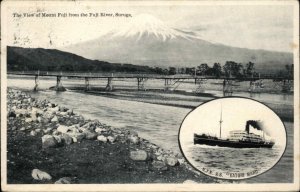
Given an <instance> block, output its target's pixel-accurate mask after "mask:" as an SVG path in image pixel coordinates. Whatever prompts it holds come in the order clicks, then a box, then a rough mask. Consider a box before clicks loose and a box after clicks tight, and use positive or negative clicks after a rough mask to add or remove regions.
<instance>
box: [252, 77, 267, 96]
mask: <svg viewBox="0 0 300 192" xmlns="http://www.w3.org/2000/svg"><path fill="white" fill-rule="evenodd" d="M262 88H264V83H263V80H262V79H260V80H258V81H257V80H251V81H250V84H249V91H250V92H251V93H252V92H260V90H261V89H262Z"/></svg>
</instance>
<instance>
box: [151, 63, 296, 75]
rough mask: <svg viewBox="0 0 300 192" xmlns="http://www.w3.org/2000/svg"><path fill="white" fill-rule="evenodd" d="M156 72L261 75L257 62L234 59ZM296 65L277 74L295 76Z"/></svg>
mask: <svg viewBox="0 0 300 192" xmlns="http://www.w3.org/2000/svg"><path fill="white" fill-rule="evenodd" d="M155 71H156V73H158V74H164V75H176V74H187V75H196V76H214V77H221V76H223V77H224V76H225V77H237V78H242V77H253V76H259V73H258V72H256V71H255V63H253V62H248V63H246V64H242V63H237V62H234V61H226V63H225V64H224V65H223V66H221V64H220V63H214V64H213V66H212V67H210V66H209V65H208V64H207V63H202V64H200V65H198V66H197V67H185V68H175V67H169V68H168V69H162V68H159V67H156V68H155ZM293 73H294V65H293V64H291V65H285V70H280V71H279V72H278V73H277V74H276V75H277V76H280V77H293Z"/></svg>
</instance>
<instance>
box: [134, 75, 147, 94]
mask: <svg viewBox="0 0 300 192" xmlns="http://www.w3.org/2000/svg"><path fill="white" fill-rule="evenodd" d="M147 80H148V79H147V78H144V77H138V78H137V83H138V91H141V90H143V91H146V89H145V82H146V81H147Z"/></svg>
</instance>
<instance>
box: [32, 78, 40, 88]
mask: <svg viewBox="0 0 300 192" xmlns="http://www.w3.org/2000/svg"><path fill="white" fill-rule="evenodd" d="M34 83H35V85H34V88H33V91H38V86H39V75H35V77H34Z"/></svg>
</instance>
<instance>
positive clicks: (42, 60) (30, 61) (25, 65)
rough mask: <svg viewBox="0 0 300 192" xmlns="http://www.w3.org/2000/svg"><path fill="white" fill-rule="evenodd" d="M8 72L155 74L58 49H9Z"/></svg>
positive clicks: (138, 67) (140, 67)
mask: <svg viewBox="0 0 300 192" xmlns="http://www.w3.org/2000/svg"><path fill="white" fill-rule="evenodd" d="M7 70H8V71H36V70H40V71H84V72H87V71H90V72H95V71H102V72H148V73H149V72H153V70H154V69H153V68H150V67H148V66H138V65H131V64H119V63H109V62H105V61H98V60H90V59H86V58H84V57H81V56H78V55H76V54H72V53H68V52H64V51H59V50H56V49H43V48H21V47H9V46H8V47H7Z"/></svg>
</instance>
